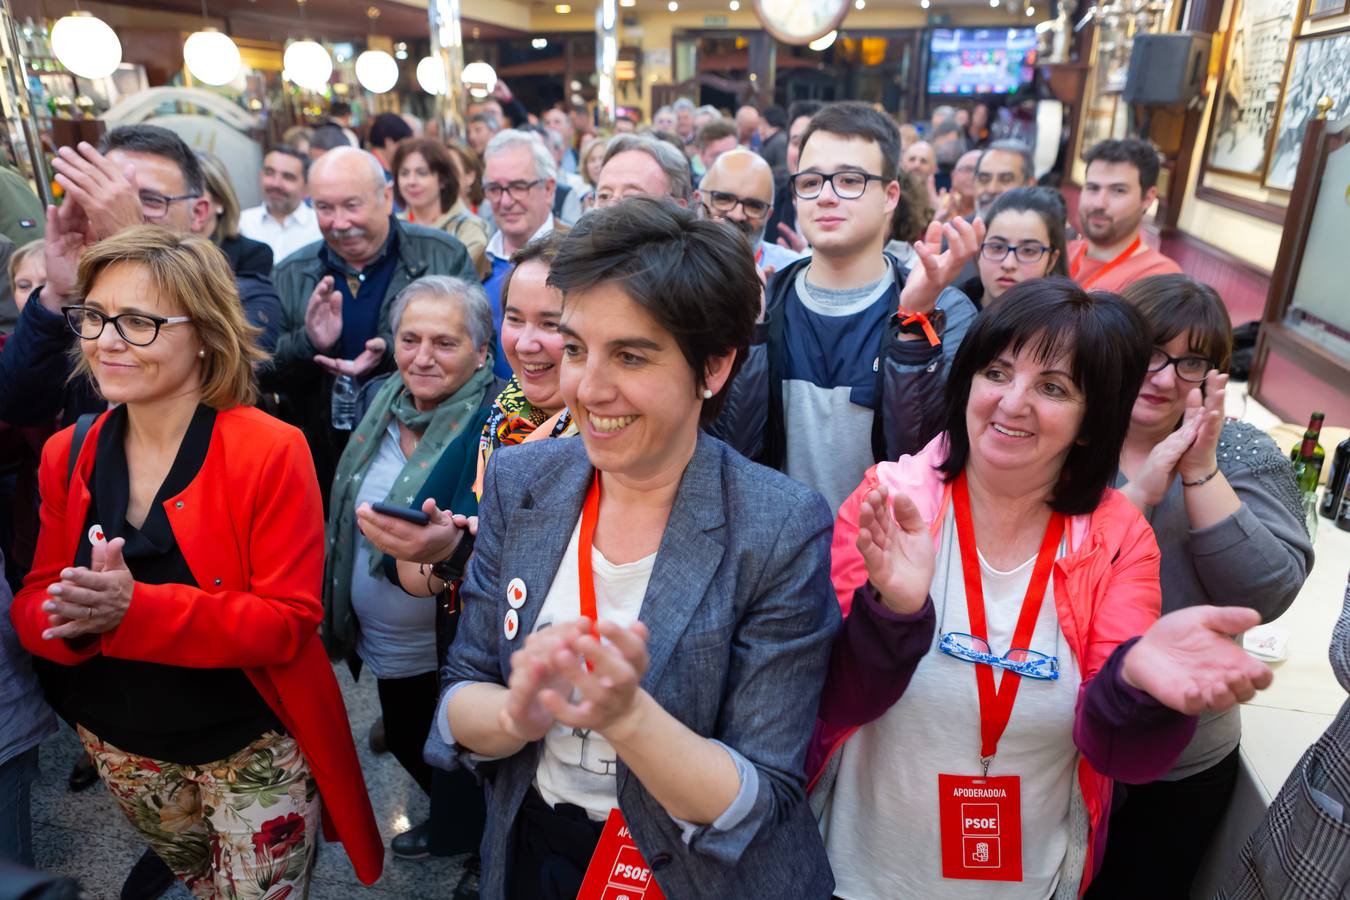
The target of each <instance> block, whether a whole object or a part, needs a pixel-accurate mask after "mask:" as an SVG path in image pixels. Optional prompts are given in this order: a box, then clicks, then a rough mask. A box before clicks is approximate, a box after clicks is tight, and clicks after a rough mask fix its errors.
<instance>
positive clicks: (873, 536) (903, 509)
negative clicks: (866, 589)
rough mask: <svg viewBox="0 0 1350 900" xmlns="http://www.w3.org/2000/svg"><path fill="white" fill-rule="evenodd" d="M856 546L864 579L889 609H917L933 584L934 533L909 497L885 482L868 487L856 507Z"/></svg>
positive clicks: (916, 610)
mask: <svg viewBox="0 0 1350 900" xmlns="http://www.w3.org/2000/svg"><path fill="white" fill-rule="evenodd" d="M858 552H859V553H861V554H862V558H863V563H864V565H866V566H867V580H868V581H870V582H871V583H872V586H873V587H874V588H876V589H877V592H878V593H879V594H880V595H881V602H882V603H884V604H885V605H886V607H887V608H888V609H890V610H892V611H894V612H897V613H902V614H906V615H908V614H911V613H915V612H918V611H919V609H920V608H921V607H922V606H923V604H924V600H925V599H927V597H928V590H929V588H930V587H931V586H932V584H933V568H934V565H935V563H934V551H933V538H932V536H931V535H930V534H929V533H928V526H927V524H925V523H924V521H923V516H921V515H919V509H918V507H916V506H915V505H914V502H913V501H912V500H910V499H909V498H908V497H906V496H905V495H904V494H896V495H894V497H891V496H890V492H889V491H888V490H887V489H886V488H881V489H879V490H874V491H868V492H867V496H866V497H864V498H863V502H862V507H861V508H860V509H859V511H858Z"/></svg>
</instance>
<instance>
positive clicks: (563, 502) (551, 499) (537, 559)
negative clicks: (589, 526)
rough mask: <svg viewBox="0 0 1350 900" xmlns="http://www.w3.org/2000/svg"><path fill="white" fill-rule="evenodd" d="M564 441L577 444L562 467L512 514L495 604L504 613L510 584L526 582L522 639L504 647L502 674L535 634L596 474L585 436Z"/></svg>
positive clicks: (541, 479) (542, 475)
mask: <svg viewBox="0 0 1350 900" xmlns="http://www.w3.org/2000/svg"><path fill="white" fill-rule="evenodd" d="M560 440H566V441H567V442H568V443H569V444H572V445H574V446H572V447H569V452H568V453H567V454H566V455H565V456H564V457H563V458H561V459H560V460H559V461H558V462H557V463H555V464H554V465H552V466H550V467H548V468H546V469H544V470H542V471H540V472H539V473H538V474H537V475H536V476H535V478H534V480H533V482H532V483H531V485H530V487H529V490H528V492H527V493H526V495H525V497H524V498H523V499H522V501H521V506H519V507H517V508H516V509H515V510H514V511H512V512H511V514H510V516H511V521H510V523H509V524H508V526H507V532H506V545H505V547H504V548H503V552H502V560H503V567H502V570H501V584H500V585H499V594H498V596H497V597H494V598H493V600H494V602H500V608H501V609H502V614H503V615H505V611H506V609H507V608H508V607H507V605H506V586H507V585H508V584H510V583H511V579H512V578H519V579H520V580H521V581H523V582H525V590H526V598H525V605H524V606H522V607H521V608H520V631H519V633H518V634H519V637H518V638H517V639H516V640H514V641H507V642H504V643H503V644H502V671H503V673H505V674H507V675H508V676H509V673H510V669H509V666H508V665H507V663H508V661H509V659H510V656H511V654H512V653H513V652H515V650H516V649H517V648H518V647H519V646H520V642H522V641H524V639H525V636H526V635H528V634H530V633H531V632H532V631H533V630H534V625H535V622H536V621H537V620H538V618H539V610H540V608H541V607H542V606H543V605H544V598H545V597H547V596H548V591H549V588H550V587H551V586H552V584H553V577H554V576H555V575H556V574H557V573H558V567H559V566H560V565H561V564H562V558H563V554H564V553H566V552H567V543H568V541H569V540H571V537H572V531H573V530H574V529H575V528H576V524H577V519H578V518H580V516H581V504H582V503H583V502H584V501H585V499H586V488H587V486H588V485H589V484H590V479H591V473H592V472H593V471H594V470H593V469H592V468H591V463H590V460H589V459H588V458H587V456H586V448H585V445H584V444H582V442H581V440H580V438H575V439H573V438H561V439H560ZM498 452H501V451H498Z"/></svg>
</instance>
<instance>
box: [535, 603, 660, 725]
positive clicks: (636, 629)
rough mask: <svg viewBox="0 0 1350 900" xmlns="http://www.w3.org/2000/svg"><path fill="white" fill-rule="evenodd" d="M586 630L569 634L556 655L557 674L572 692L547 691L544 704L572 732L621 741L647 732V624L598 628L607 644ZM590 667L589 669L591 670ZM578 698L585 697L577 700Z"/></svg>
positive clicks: (611, 624) (542, 696) (608, 624)
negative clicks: (643, 710) (642, 721)
mask: <svg viewBox="0 0 1350 900" xmlns="http://www.w3.org/2000/svg"><path fill="white" fill-rule="evenodd" d="M581 624H582V625H583V626H584V629H583V630H582V631H581V632H580V633H577V632H576V631H575V630H573V631H571V632H569V637H570V640H569V641H568V644H567V646H566V647H563V648H560V649H558V650H556V651H555V652H554V654H553V667H554V670H555V671H557V672H558V673H560V674H561V675H563V676H565V677H566V678H567V680H568V683H569V684H568V687H567V689H566V690H558V689H557V688H556V687H551V688H546V689H545V690H543V691H541V692H540V694H539V700H540V702H541V703H542V704H543V705H544V707H545V708H546V709H547V710H548V711H549V712H550V713H552V714H553V716H554V718H556V719H557V721H558V722H560V723H562V724H563V725H566V726H568V727H569V728H586V729H590V730H591V731H597V732H599V733H601V734H603V735H605V737H606V738H609V739H610V740H612V741H621V740H624V739H626V738H627V737H629V736H631V735H632V734H633V733H634V732H636V731H637V730H638V729H640V728H641V725H640V722H639V719H640V716H641V708H642V704H641V699H642V690H641V688H640V687H639V685H640V684H641V683H642V676H643V675H644V674H646V672H647V663H648V661H649V657H648V655H647V640H648V639H649V637H650V633H649V632H648V631H647V626H646V625H644V624H643V623H642V622H634V623H633V624H632V625H630V626H628V627H626V628H625V627H624V626H622V625H619V624H617V623H615V622H601V623H600V624H599V626H598V631H599V632H600V637H601V638H603V639H604V641H603V642H602V641H601V640H600V639H598V638H596V637H595V635H593V634H591V633H590V628H589V625H590V623H589V621H588V620H586V619H582V620H581ZM587 663H589V664H590V665H589V668H588V667H587ZM573 693H576V694H579V695H580V696H579V698H578V699H576V700H573V699H572V696H573Z"/></svg>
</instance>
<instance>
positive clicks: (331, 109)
mask: <svg viewBox="0 0 1350 900" xmlns="http://www.w3.org/2000/svg"><path fill="white" fill-rule="evenodd" d="M328 114H329V115H330V116H334V117H336V116H350V115H351V114H352V105H351V104H350V103H348V102H347V101H346V100H334V101H333V102H332V103H330V104H328Z"/></svg>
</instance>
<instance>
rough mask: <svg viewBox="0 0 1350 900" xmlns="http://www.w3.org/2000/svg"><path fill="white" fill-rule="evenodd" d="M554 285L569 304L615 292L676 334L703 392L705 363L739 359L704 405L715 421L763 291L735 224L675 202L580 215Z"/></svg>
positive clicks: (562, 250) (554, 272)
mask: <svg viewBox="0 0 1350 900" xmlns="http://www.w3.org/2000/svg"><path fill="white" fill-rule="evenodd" d="M548 283H549V284H550V285H552V286H553V287H556V288H557V289H558V290H560V291H562V292H563V309H564V310H565V309H566V308H567V299H568V297H569V296H570V295H572V294H574V293H577V292H580V291H587V290H590V289H591V288H594V287H597V286H599V285H602V284H613V285H616V286H617V287H619V289H621V290H622V291H623V292H624V293H625V294H627V295H628V296H629V297H631V298H632V300H633V302H635V303H637V304H638V305H639V306H641V307H642V308H643V310H645V311H646V313H647V314H648V315H649V316H651V317H652V318H653V319H654V320H655V321H656V323H657V324H658V325H660V326H661V327H662V328H664V329H665V330H666V331H668V332H670V334H671V336H672V337H673V338H674V339H675V343H676V344H677V345H678V346H679V348H680V352H681V353H683V354H684V358H685V361H686V362H688V363H689V368H691V369H693V371H694V380H695V382H696V383H697V384H699V385H700V387H701V386H702V384H703V375H704V372H706V371H707V367H708V361H709V360H710V359H712V358H713V357H717V356H722V355H724V354H726V353H729V352H731V351H733V350H734V351H735V352H736V358H735V360H734V361H733V362H732V366H731V375H730V377H728V378H727V381H726V385H724V386H723V389H722V390H721V391H720V392H718V393H717V394H716V395H715V396H713V397H712V398H711V399H708V400H705V401H704V402H703V411H702V414H701V415H700V417H699V418H700V423H701V424H703V425H705V426H706V425H707V424H709V423H710V422H712V421H713V419H715V418H717V414H718V412H720V411H721V408H722V404H723V402H724V400H725V394H726V389H727V387H730V385H731V383H732V380H733V379H734V378H735V377H736V372H737V371H739V369H740V367H741V363H742V361H743V360H744V359H745V354H746V352H747V351H748V350H749V347H750V339H751V337H753V335H754V332H755V320H756V319H758V318H759V309H760V291H761V285H760V281H759V276H758V275H757V274H755V262H754V256H753V254H751V252H750V247H749V245H748V244H747V243H746V242H745V238H744V237H742V236H741V234H740V232H739V231H736V230H735V229H734V228H732V227H731V226H729V225H726V224H724V223H722V222H718V221H713V220H709V219H700V218H698V217H697V216H696V215H695V214H694V212H693V211H692V210H688V209H683V208H681V207H678V206H676V205H675V204H674V203H671V202H670V201H668V200H655V199H652V198H650V197H630V198H629V199H627V200H624V201H623V202H622V203H618V204H616V205H614V206H611V207H609V208H607V209H595V210H591V211H590V212H588V213H586V215H584V216H582V217H581V219H580V221H578V222H577V224H576V225H575V226H574V227H573V228H572V230H571V232H569V233H568V235H567V237H566V238H564V239H563V242H562V246H561V247H559V248H558V255H557V256H556V257H555V258H554V260H553V265H552V267H551V268H550V269H549V273H548Z"/></svg>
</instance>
